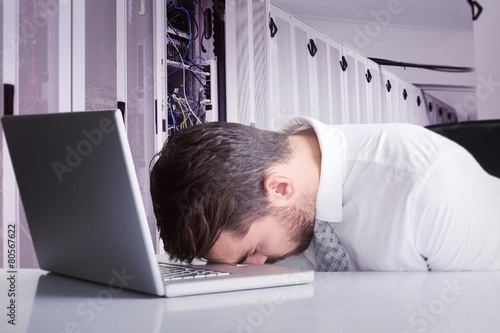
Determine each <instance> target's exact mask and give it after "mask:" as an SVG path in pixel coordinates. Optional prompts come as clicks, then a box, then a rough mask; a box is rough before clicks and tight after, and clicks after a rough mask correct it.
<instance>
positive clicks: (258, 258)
mask: <svg viewBox="0 0 500 333" xmlns="http://www.w3.org/2000/svg"><path fill="white" fill-rule="evenodd" d="M266 260H267V256H266V255H263V254H260V253H256V254H254V255H251V256H250V257H248V258H247V260H245V263H246V264H257V265H263V264H264V263H265V262H266Z"/></svg>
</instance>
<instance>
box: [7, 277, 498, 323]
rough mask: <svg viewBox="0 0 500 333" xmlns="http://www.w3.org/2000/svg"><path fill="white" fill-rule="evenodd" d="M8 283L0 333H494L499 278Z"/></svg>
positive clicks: (24, 279)
mask: <svg viewBox="0 0 500 333" xmlns="http://www.w3.org/2000/svg"><path fill="white" fill-rule="evenodd" d="M9 276H10V274H8V272H7V271H6V270H0V277H1V278H0V295H1V296H0V300H1V306H0V308H1V309H2V310H1V311H2V313H1V316H0V318H1V322H0V328H1V330H0V331H1V332H54V333H56V332H57V333H59V332H93V333H95V332H217V333H223V332H245V333H254V332H301V333H304V332H394V333H402V332H454V333H457V332H481V333H485V332H495V333H498V332H500V315H499V314H500V272H449V273H402V272H401V273H399V272H398V273H396V272H390V273H389V272H387V273H386V272H384V273H376V272H352V273H316V276H315V282H314V283H312V284H309V285H302V286H295V287H281V288H269V289H260V290H248V291H241V292H232V293H221V294H213V295H201V296H189V297H182V298H172V299H165V298H154V297H149V296H147V295H143V294H139V293H135V292H128V291H123V290H122V291H116V290H110V289H109V287H108V286H104V285H98V284H93V283H88V282H84V281H79V280H74V279H69V278H64V277H60V276H56V275H53V274H47V272H44V271H41V270H23V269H21V270H18V271H17V275H16V276H15V279H16V281H15V286H11V284H10V281H9V280H8V278H9ZM12 287H14V289H15V292H16V295H15V298H14V297H10V296H9V295H8V293H9V289H11V288H12ZM11 290H12V289H11ZM12 299H14V301H15V303H14V304H15V324H16V325H15V326H12V325H10V324H8V320H10V318H9V316H8V314H9V312H10V310H9V309H8V308H7V306H9V304H10V301H11V300H12Z"/></svg>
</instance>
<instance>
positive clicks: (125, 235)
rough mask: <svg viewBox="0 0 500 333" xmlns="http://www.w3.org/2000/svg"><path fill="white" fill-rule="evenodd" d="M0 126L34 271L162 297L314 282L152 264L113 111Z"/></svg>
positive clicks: (287, 271)
mask: <svg viewBox="0 0 500 333" xmlns="http://www.w3.org/2000/svg"><path fill="white" fill-rule="evenodd" d="M2 124H3V128H4V133H5V137H6V139H7V145H8V147H9V153H10V157H11V160H12V164H13V167H14V172H15V175H16V179H17V184H18V186H19V191H20V194H21V199H22V202H23V205H24V210H25V212H26V217H27V221H28V225H29V229H30V232H31V237H32V239H33V244H34V248H35V252H36V254H37V258H38V263H39V266H40V268H41V269H44V270H47V271H51V272H54V273H58V274H62V275H66V276H70V277H75V278H80V279H84V280H89V281H94V282H99V283H104V284H106V285H108V286H109V288H111V289H110V290H120V289H130V290H135V291H140V292H144V293H149V294H153V295H158V296H167V297H175V296H185V295H195V294H205V293H214V292H224V291H234V290H244V289H253V288H265V287H276V286H285V285H296V284H304V283H309V282H311V281H313V279H314V272H312V271H302V270H297V269H293V268H286V267H278V266H272V265H225V264H205V263H202V264H200V265H171V263H169V262H168V260H165V262H163V263H162V262H160V263H158V261H157V259H158V258H157V257H156V256H155V253H154V248H153V242H152V240H151V236H150V231H149V227H148V223H147V218H146V213H145V210H144V205H143V202H142V199H141V194H140V191H139V184H138V181H137V176H136V173H135V170H134V166H133V162H132V156H131V153H130V148H129V146H128V142H127V135H126V131H125V126H124V124H123V118H122V114H121V113H120V111H119V110H110V111H86V112H68V113H56V114H43V115H23V116H5V117H3V118H2ZM162 274H163V275H162Z"/></svg>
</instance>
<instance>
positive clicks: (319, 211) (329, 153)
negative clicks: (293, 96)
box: [280, 116, 347, 222]
mask: <svg viewBox="0 0 500 333" xmlns="http://www.w3.org/2000/svg"><path fill="white" fill-rule="evenodd" d="M308 128H313V129H314V131H315V132H316V136H317V137H318V141H319V146H320V149H321V174H320V180H319V188H318V194H317V197H316V219H318V220H322V221H327V222H341V221H342V184H343V182H344V178H345V170H346V163H347V162H346V158H345V138H344V136H343V135H342V133H341V132H340V131H338V130H337V129H335V128H333V127H331V126H329V125H326V124H324V123H322V122H320V121H317V120H315V119H312V118H309V117H303V116H301V117H297V118H293V119H291V120H290V121H288V122H287V123H286V124H285V125H283V127H281V128H280V132H283V133H286V134H294V133H297V132H300V131H303V130H306V129H308Z"/></svg>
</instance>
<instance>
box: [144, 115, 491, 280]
mask: <svg viewBox="0 0 500 333" xmlns="http://www.w3.org/2000/svg"><path fill="white" fill-rule="evenodd" d="M150 181H151V195H152V199H153V206H154V212H155V215H156V218H157V223H158V228H159V231H160V237H161V238H162V239H163V242H164V248H165V251H166V252H167V253H168V254H169V255H170V257H171V258H172V259H176V260H180V261H187V262H190V261H192V260H194V259H198V258H204V259H207V260H209V261H215V262H224V263H256V264H264V263H275V262H281V263H280V264H283V265H289V266H300V267H302V268H313V269H315V270H317V271H359V270H363V271H364V270H370V271H399V270H409V271H422V270H436V271H437V270H498V269H500V179H498V178H495V177H493V176H491V175H489V174H487V173H486V172H485V171H484V170H483V169H482V168H481V167H480V166H479V164H478V163H477V162H476V161H475V159H474V158H473V157H472V156H471V155H470V154H469V153H468V152H467V151H466V150H465V149H463V148H462V147H460V146H459V145H457V144H456V143H454V142H452V141H450V140H448V139H446V138H444V137H441V136H439V135H438V134H435V133H433V132H431V131H429V130H427V129H425V128H423V127H420V126H416V125H410V124H371V125H335V126H330V125H326V124H323V123H321V122H319V121H316V120H313V119H310V118H307V117H298V118H295V119H292V120H290V121H289V122H288V123H287V124H285V126H284V127H283V128H282V129H281V130H280V131H279V132H272V131H265V130H259V129H256V128H253V127H250V126H245V125H241V124H235V123H223V122H214V123H207V124H203V125H199V126H194V127H191V128H187V129H185V130H182V131H180V132H178V133H176V134H174V135H172V136H171V137H170V138H169V139H168V140H167V142H166V143H165V145H164V147H163V148H162V150H161V151H160V152H159V153H158V154H157V160H156V162H155V164H154V166H153V168H152V170H151V179H150Z"/></svg>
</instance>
